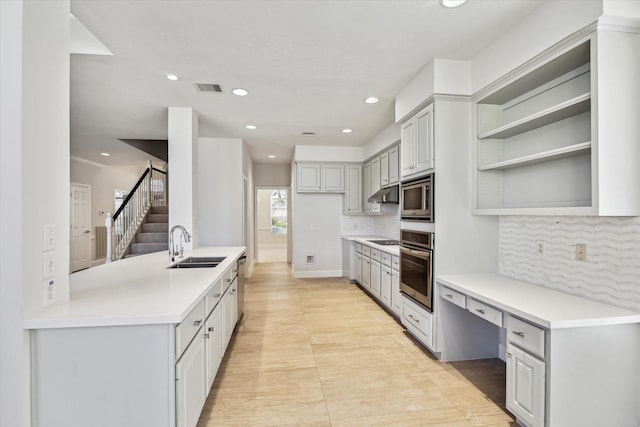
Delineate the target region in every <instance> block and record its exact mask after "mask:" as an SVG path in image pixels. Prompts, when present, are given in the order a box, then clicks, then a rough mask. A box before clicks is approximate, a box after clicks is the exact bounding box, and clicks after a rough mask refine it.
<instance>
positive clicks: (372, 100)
mask: <svg viewBox="0 0 640 427" xmlns="http://www.w3.org/2000/svg"><path fill="white" fill-rule="evenodd" d="M378 101H380V100H379V99H378V98H376V97H375V96H370V97H368V98H366V99H365V100H364V102H366V103H367V104H375V103H376V102H378Z"/></svg>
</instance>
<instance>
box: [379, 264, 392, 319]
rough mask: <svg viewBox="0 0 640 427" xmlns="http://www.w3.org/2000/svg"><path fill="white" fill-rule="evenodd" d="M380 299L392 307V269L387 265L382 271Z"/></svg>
mask: <svg viewBox="0 0 640 427" xmlns="http://www.w3.org/2000/svg"><path fill="white" fill-rule="evenodd" d="M380 300H381V301H382V302H383V303H384V305H386V306H387V307H389V308H391V269H390V268H389V267H387V266H386V265H383V266H382V271H381V273H380Z"/></svg>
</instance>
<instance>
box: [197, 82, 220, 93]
mask: <svg viewBox="0 0 640 427" xmlns="http://www.w3.org/2000/svg"><path fill="white" fill-rule="evenodd" d="M193 86H194V87H195V88H196V90H197V91H198V92H216V93H221V92H222V87H221V86H220V85H216V84H213V83H194V84H193Z"/></svg>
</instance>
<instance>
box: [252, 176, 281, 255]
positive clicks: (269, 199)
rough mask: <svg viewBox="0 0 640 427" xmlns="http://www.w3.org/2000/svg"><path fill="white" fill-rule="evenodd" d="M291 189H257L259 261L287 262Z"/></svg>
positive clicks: (257, 247)
mask: <svg viewBox="0 0 640 427" xmlns="http://www.w3.org/2000/svg"><path fill="white" fill-rule="evenodd" d="M288 222H289V189H288V188H257V189H256V231H257V232H256V236H257V238H256V249H257V256H256V258H257V260H258V262H259V263H266V262H287V252H288V236H287V235H288V232H289V227H288Z"/></svg>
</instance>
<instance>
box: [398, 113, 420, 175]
mask: <svg viewBox="0 0 640 427" xmlns="http://www.w3.org/2000/svg"><path fill="white" fill-rule="evenodd" d="M415 129H416V126H415V121H414V120H413V119H410V120H409V121H407V122H405V123H403V124H402V127H401V143H400V147H401V150H402V176H403V177H406V176H410V175H412V174H413V168H414V164H415V163H414V160H413V159H414V156H415V154H414V151H415Z"/></svg>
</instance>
